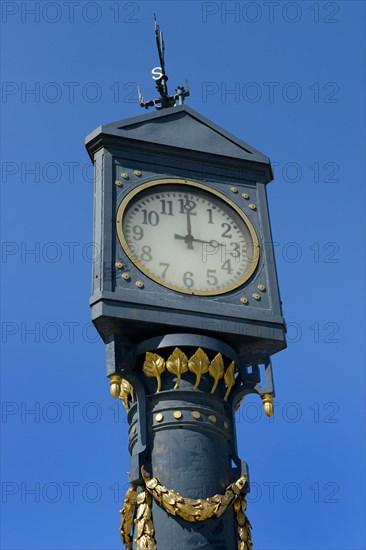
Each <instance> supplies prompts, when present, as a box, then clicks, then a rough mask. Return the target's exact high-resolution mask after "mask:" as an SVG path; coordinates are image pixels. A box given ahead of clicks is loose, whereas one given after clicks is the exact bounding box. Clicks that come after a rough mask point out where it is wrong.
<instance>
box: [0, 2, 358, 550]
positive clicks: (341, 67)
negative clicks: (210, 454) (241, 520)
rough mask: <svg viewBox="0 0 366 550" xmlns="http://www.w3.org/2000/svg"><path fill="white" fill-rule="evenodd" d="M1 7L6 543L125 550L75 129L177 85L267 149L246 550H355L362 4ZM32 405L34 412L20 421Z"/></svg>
mask: <svg viewBox="0 0 366 550" xmlns="http://www.w3.org/2000/svg"><path fill="white" fill-rule="evenodd" d="M1 10H2V27H3V32H2V62H1V67H2V99H1V101H2V103H1V108H2V119H3V128H2V165H1V166H2V182H1V183H2V219H1V223H2V241H3V243H2V273H3V275H2V283H3V284H2V325H1V326H2V366H1V378H2V418H1V432H2V470H1V478H2V516H1V521H2V525H1V527H2V534H1V547H2V548H3V549H4V550H15V549H17V550H73V549H85V550H86V549H88V550H111V549H114V548H121V544H120V541H119V535H118V522H119V514H118V511H119V509H120V507H121V504H122V501H123V498H124V493H125V490H126V480H127V476H126V472H127V471H128V468H129V466H128V464H129V457H128V450H127V422H126V418H125V414H124V411H123V408H122V406H120V404H119V403H116V402H115V401H113V400H112V399H111V398H110V396H109V391H108V381H107V379H106V378H105V353H104V346H103V344H102V342H101V341H100V340H99V337H98V336H97V334H96V332H95V330H94V328H93V327H92V326H91V325H90V312H89V306H88V301H89V294H90V287H91V251H92V221H93V186H92V170H91V166H90V162H89V159H88V156H87V153H86V151H85V149H84V137H85V136H86V135H87V134H88V133H89V132H90V131H92V130H93V129H94V128H96V127H97V126H99V125H100V124H102V123H106V122H112V121H114V120H119V119H123V118H128V117H131V116H135V115H138V114H142V113H143V111H142V110H141V109H140V107H139V105H138V103H137V95H136V89H137V84H138V83H139V84H140V86H141V89H142V92H143V94H144V96H145V98H146V99H150V97H155V91H154V86H153V81H152V80H151V73H150V71H151V69H152V68H153V67H155V66H157V65H158V59H157V54H156V51H155V43H154V35H153V13H154V12H156V13H157V16H158V19H159V22H160V25H161V28H162V30H163V32H164V39H165V44H166V65H167V70H168V75H169V84H170V86H171V89H173V87H174V86H176V85H178V84H184V80H185V78H188V80H189V84H190V88H191V97H190V98H189V99H188V101H187V104H188V105H189V106H191V107H192V108H193V109H195V110H197V111H199V112H200V113H201V114H202V115H204V116H206V117H207V118H209V119H211V120H213V121H214V122H215V123H217V124H219V125H221V126H222V127H224V128H225V129H226V130H228V131H229V132H231V133H233V134H234V135H236V136H238V137H239V138H241V139H243V140H244V141H246V142H248V143H250V144H251V145H252V146H254V147H256V148H258V149H259V150H260V151H263V152H264V153H265V154H268V155H269V156H270V157H271V160H272V162H273V166H274V173H275V180H274V182H273V183H271V184H270V185H269V186H268V194H269V201H270V211H271V220H272V228H273V236H274V242H275V250H276V258H277V267H278V273H279V281H280V287H281V294H282V300H283V303H284V314H285V318H286V320H287V323H288V344H289V345H288V348H287V350H285V351H283V352H281V353H280V354H278V355H276V356H275V357H273V366H274V373H275V382H276V391H277V397H276V402H277V406H276V412H275V416H274V417H273V418H272V419H271V420H269V419H268V418H267V417H265V415H264V414H263V412H262V409H261V405H260V403H259V401H258V399H255V398H251V399H248V400H247V401H246V402H245V403H244V404H243V405H242V407H241V411H240V412H239V413H238V417H237V421H238V423H237V429H238V446H239V455H240V457H241V458H242V459H243V460H246V461H247V462H248V463H249V466H250V469H251V478H252V493H251V495H250V496H249V498H248V516H249V518H250V520H251V522H252V524H253V527H254V530H253V539H254V543H255V548H256V549H257V550H361V549H363V548H364V547H365V539H364V529H363V523H364V521H363V517H364V466H365V461H364V434H365V430H364V399H365V385H364V347H363V340H364V328H365V327H364V316H363V310H364V307H363V304H364V294H363V292H364V291H363V283H364V278H365V275H364V271H363V261H362V260H361V256H363V253H364V246H365V244H364V226H363V217H364V181H365V171H364V158H363V156H364V148H365V134H364V115H365V113H364V102H363V95H364V76H365V69H364V56H363V52H364V38H365V17H364V16H365V13H364V11H365V7H364V3H363V2H353V1H347V2H343V1H337V2H321V1H320V2H280V1H279V2H264V1H263V2H262V1H258V2H199V1H195V2H168V1H167V2H158V1H157V2H119V1H109V0H106V1H103V2H88V1H87V2H83V1H81V0H80V1H78V2H62V1H58V2H43V1H40V2H14V1H3V2H2V5H1ZM32 411H33V412H32Z"/></svg>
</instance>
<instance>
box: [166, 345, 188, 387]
mask: <svg viewBox="0 0 366 550" xmlns="http://www.w3.org/2000/svg"><path fill="white" fill-rule="evenodd" d="M166 368H167V369H168V371H169V372H170V373H171V374H174V375H175V376H176V377H177V380H176V383H175V386H174V389H175V390H176V389H177V388H179V385H180V380H181V376H182V374H184V373H185V372H187V371H188V357H187V356H186V354H185V353H183V351H181V350H180V349H179V348H175V350H174V351H173V353H172V354H171V356H170V357H169V359H168V360H167V362H166Z"/></svg>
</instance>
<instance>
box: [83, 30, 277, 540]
mask: <svg viewBox="0 0 366 550" xmlns="http://www.w3.org/2000/svg"><path fill="white" fill-rule="evenodd" d="M157 41H158V49H159V56H160V61H161V67H159V68H155V69H153V71H155V73H156V72H158V73H159V71H156V69H160V73H159V79H158V81H157V89H158V91H159V94H160V98H159V100H155V101H151V102H148V103H145V102H144V101H143V98H142V97H141V96H140V102H141V104H142V106H144V107H146V106H149V105H155V107H159V110H158V111H156V112H152V113H147V114H145V115H142V116H138V117H134V118H131V119H127V120H122V121H118V122H113V123H110V124H106V125H103V126H100V127H99V128H97V129H96V130H95V131H94V132H92V133H91V134H90V135H89V136H88V137H87V138H86V147H87V150H88V153H89V155H90V158H91V159H92V161H93V163H94V166H95V205H94V241H95V245H96V246H95V247H94V248H95V249H96V250H98V252H99V253H98V257H97V258H95V261H94V262H93V266H94V267H93V285H92V296H91V310H92V318H93V322H94V324H95V326H96V328H97V330H98V332H99V334H100V336H101V338H102V339H103V341H104V342H105V345H106V350H107V375H108V377H109V379H110V388H111V393H112V396H113V397H115V398H120V399H121V401H122V403H123V405H124V406H125V408H126V411H127V418H128V422H129V426H130V427H129V441H128V449H129V452H130V455H131V462H130V472H129V482H130V484H131V488H130V489H129V491H128V492H127V495H126V499H125V502H124V505H123V508H122V511H121V514H122V520H121V536H122V541H123V543H124V545H125V547H126V548H137V549H145V548H149V549H153V548H157V549H158V550H173V549H177V550H178V549H179V550H183V549H187V550H188V549H189V550H193V549H196V548H202V549H207V550H208V549H211V548H212V549H214V548H215V549H222V550H224V549H225V550H234V549H236V548H239V549H241V550H243V549H246V548H251V544H252V543H251V534H250V523H249V521H248V519H247V516H246V501H245V495H246V493H247V492H248V490H249V474H248V468H247V465H246V463H245V462H244V461H242V460H241V459H240V458H239V456H238V452H237V442H236V429H235V420H234V416H235V411H236V410H237V409H238V408H239V406H240V402H241V401H242V400H243V398H244V397H245V395H247V394H248V393H255V394H257V395H258V396H259V397H260V398H261V399H262V401H263V404H264V408H265V411H266V413H267V414H268V415H271V414H272V413H273V396H274V387H273V378H272V366H271V356H272V355H273V354H275V353H276V352H278V351H280V350H282V349H284V348H285V347H286V342H285V322H284V319H283V316H282V309H281V301H280V295H279V290H278V283H277V274H276V266H275V259H274V253H273V246H272V235H271V227H270V220H269V213H268V203H267V195H266V185H267V184H268V183H269V182H270V181H271V180H272V169H271V165H270V161H269V159H268V157H267V156H265V155H264V154H262V153H260V152H259V151H257V150H256V149H254V148H253V147H251V146H250V145H248V144H247V143H245V142H243V141H241V140H240V139H238V138H236V137H234V136H233V135H231V134H229V133H228V132H227V131H225V130H223V129H222V128H220V127H219V126H217V125H216V124H214V123H213V122H211V121H210V120H208V119H206V118H205V117H203V116H202V115H201V114H199V113H197V112H195V111H194V110H193V109H190V108H189V107H187V106H186V105H184V104H183V99H184V97H185V95H187V93H188V92H186V91H185V90H184V88H177V94H176V95H175V96H169V95H168V93H167V89H166V79H167V78H166V76H165V68H164V63H163V61H164V60H163V47H162V37H161V33H160V31H159V29H158V28H157ZM155 73H153V74H155Z"/></svg>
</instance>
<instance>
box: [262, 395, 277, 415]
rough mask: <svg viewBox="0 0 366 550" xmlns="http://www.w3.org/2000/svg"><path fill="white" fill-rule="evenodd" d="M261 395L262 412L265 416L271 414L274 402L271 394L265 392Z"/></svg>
mask: <svg viewBox="0 0 366 550" xmlns="http://www.w3.org/2000/svg"><path fill="white" fill-rule="evenodd" d="M261 397H262V403H263V408H264V412H265V413H266V415H267V416H272V415H273V413H274V403H273V395H271V394H270V393H265V394H264V395H262V396H261Z"/></svg>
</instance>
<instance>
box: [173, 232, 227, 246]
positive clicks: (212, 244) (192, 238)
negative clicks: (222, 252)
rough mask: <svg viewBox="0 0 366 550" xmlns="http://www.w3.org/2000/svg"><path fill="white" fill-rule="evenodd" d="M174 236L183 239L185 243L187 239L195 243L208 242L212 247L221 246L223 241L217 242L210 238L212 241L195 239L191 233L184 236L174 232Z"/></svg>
mask: <svg viewBox="0 0 366 550" xmlns="http://www.w3.org/2000/svg"><path fill="white" fill-rule="evenodd" d="M174 238H175V239H178V240H182V241H185V242H186V243H187V242H188V241H189V242H195V243H203V244H209V245H210V246H213V247H216V246H223V243H218V242H217V241H214V240H212V241H203V240H202V239H195V238H194V237H192V235H186V236H185V237H183V236H182V235H177V234H175V235H174ZM188 248H190V247H188ZM192 248H193V247H192Z"/></svg>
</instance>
